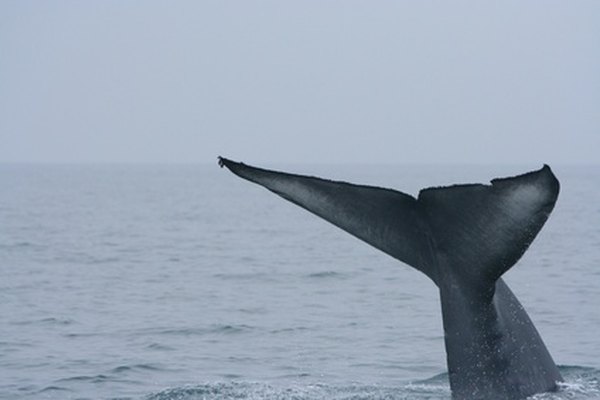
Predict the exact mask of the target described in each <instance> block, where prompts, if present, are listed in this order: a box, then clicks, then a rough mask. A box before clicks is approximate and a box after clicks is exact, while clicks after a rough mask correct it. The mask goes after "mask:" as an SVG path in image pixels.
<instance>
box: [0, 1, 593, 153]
mask: <svg viewBox="0 0 600 400" xmlns="http://www.w3.org/2000/svg"><path fill="white" fill-rule="evenodd" d="M599 151H600V1H597V0H593V1H551V0H543V1H523V0H518V1H471V2H463V1H429V0H426V1H396V0H395V1H367V0H363V1H354V0H343V1H342V0H339V1H329V0H318V1H317V0H315V1H311V0H297V1H281V0H274V1H268V0H261V1H250V0H243V1H241V0H240V1H233V0H218V1H189V2H186V1H163V2H155V1H121V0H118V1H117V0H115V1H23V0H18V1H17V0H15V1H9V0H0V162H12V161H25V162H185V163H187V162H214V161H215V160H216V156H217V155H219V154H220V155H224V156H229V157H231V158H234V159H242V160H244V161H247V162H252V163H264V162H295V163H296V162H311V163H312V162H361V163H407V162H420V163H430V162H440V163H447V162H451V163H480V162H484V163H487V162H490V163H541V162H547V163H598V162H599V161H600V157H598V155H597V154H598V152H599Z"/></svg>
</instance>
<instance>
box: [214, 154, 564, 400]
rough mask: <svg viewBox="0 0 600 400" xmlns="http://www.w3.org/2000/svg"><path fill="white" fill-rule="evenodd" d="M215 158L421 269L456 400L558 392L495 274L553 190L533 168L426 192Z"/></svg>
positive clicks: (530, 231) (537, 341)
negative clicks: (434, 294)
mask: <svg viewBox="0 0 600 400" xmlns="http://www.w3.org/2000/svg"><path fill="white" fill-rule="evenodd" d="M219 165H221V166H225V167H227V168H229V169H230V170H231V171H232V172H233V173H234V174H236V175H238V176H240V177H242V178H244V179H247V180H250V181H252V182H255V183H257V184H259V185H261V186H264V187H266V188H267V189H269V190H271V191H272V192H275V193H276V194H278V195H280V196H282V197H283V198H285V199H287V200H289V201H291V202H293V203H295V204H297V205H299V206H301V207H303V208H305V209H307V210H309V211H311V212H312V213H314V214H316V215H318V216H320V217H322V218H324V219H325V220H327V221H329V222H331V223H333V224H334V225H336V226H338V227H340V228H341V229H343V230H345V231H347V232H349V233H351V234H352V235H354V236H356V237H358V238H359V239H361V240H364V241H365V242H367V243H369V244H370V245H372V246H374V247H376V248H378V249H379V250H381V251H383V252H385V253H387V254H389V255H391V256H392V257H394V258H396V259H398V260H400V261H402V262H405V263H407V264H409V265H411V266H413V267H414V268H416V269H418V270H419V271H421V272H423V273H424V274H425V275H427V276H428V277H429V278H431V280H432V281H433V282H434V283H435V284H436V285H437V286H438V288H439V291H440V299H441V303H442V317H443V323H444V334H445V344H446V354H447V363H448V372H449V379H450V387H451V390H452V398H453V399H454V400H462V399H465V400H466V399H469V400H471V399H486V400H516V399H523V398H526V397H528V396H531V395H533V394H536V393H541V392H548V391H554V390H556V389H557V382H560V381H562V377H561V375H560V372H559V371H558V368H557V367H556V365H555V363H554V361H553V360H552V357H551V356H550V353H549V352H548V350H547V349H546V346H545V345H544V343H543V341H542V339H541V337H540V335H539V333H538V332H537V330H536V329H535V327H534V326H533V323H532V322H531V320H530V319H529V316H528V315H527V313H526V312H525V310H524V309H523V306H521V304H520V303H519V301H518V300H517V298H516V297H515V296H514V294H513V293H512V292H511V291H510V289H509V288H508V286H507V285H506V283H504V281H503V280H502V278H501V276H502V274H503V273H504V272H506V271H507V270H508V269H509V268H511V267H512V266H513V265H514V264H515V263H516V262H517V261H518V260H519V259H520V258H521V256H522V255H523V253H524V252H525V250H527V248H528V247H529V245H530V244H531V242H532V241H533V239H534V238H535V236H536V235H537V233H538V232H539V231H540V229H541V228H542V226H543V225H544V223H545V222H546V220H547V219H548V216H549V215H550V213H551V211H552V209H553V208H554V204H555V202H556V199H557V197H558V192H559V184H558V180H557V179H556V177H555V176H554V174H553V173H552V171H551V170H550V168H549V167H548V166H547V165H545V166H544V167H543V168H542V169H540V170H539V171H533V172H529V173H526V174H523V175H519V176H516V177H511V178H503V179H494V180H492V182H491V185H481V184H470V185H455V186H448V187H441V188H429V189H423V190H421V192H420V193H419V196H418V198H417V199H415V198H414V197H412V196H410V195H407V194H405V193H401V192H398V191H395V190H391V189H384V188H378V187H371V186H363V185H354V184H350V183H345V182H335V181H329V180H325V179H320V178H315V177H308V176H301V175H294V174H288V173H284V172H276V171H269V170H265V169H261V168H255V167H251V166H248V165H245V164H243V163H238V162H234V161H231V160H227V159H225V158H220V157H219Z"/></svg>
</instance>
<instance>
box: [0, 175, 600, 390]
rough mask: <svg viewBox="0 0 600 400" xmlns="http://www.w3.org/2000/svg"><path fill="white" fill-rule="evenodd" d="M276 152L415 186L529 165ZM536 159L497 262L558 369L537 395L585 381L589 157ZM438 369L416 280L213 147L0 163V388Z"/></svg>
mask: <svg viewBox="0 0 600 400" xmlns="http://www.w3.org/2000/svg"><path fill="white" fill-rule="evenodd" d="M272 167H273V166H272ZM274 167H277V168H280V169H284V170H288V171H293V172H298V173H306V174H312V175H320V176H325V177H329V178H334V179H341V180H346V181H352V182H357V183H365V184H373V185H378V186H386V187H393V188H396V189H399V190H402V191H405V192H408V193H411V194H413V195H416V194H417V192H418V190H419V188H421V187H426V186H439V185H444V184H449V183H465V182H488V181H489V180H490V179H491V178H493V177H497V176H508V175H514V174H518V173H522V172H525V171H527V170H531V169H537V168H539V167H541V166H540V165H529V166H446V165H439V166H435V165H431V166H402V165H396V166H331V165H312V166H307V165H290V166H274ZM553 169H554V172H555V173H556V175H557V176H558V178H559V180H560V181H561V185H562V189H561V194H560V197H559V201H558V204H557V206H556V208H555V210H554V213H553V215H552V216H551V218H550V219H549V221H548V223H547V224H546V226H545V227H544V229H543V230H542V232H541V233H540V235H539V236H538V238H537V239H536V241H535V242H534V244H533V245H532V247H531V248H530V249H529V251H528V252H527V253H526V254H525V256H524V257H523V259H522V260H521V261H520V262H519V263H518V264H517V265H516V266H515V267H514V268H513V269H512V270H510V271H509V272H508V273H507V275H506V276H505V277H506V280H507V282H508V284H509V285H510V286H511V287H512V289H513V291H514V292H515V294H516V295H517V296H518V297H519V298H520V300H521V302H522V303H523V305H524V306H525V308H526V309H527V310H528V312H529V314H530V316H531V318H532V319H533V321H534V322H535V324H536V326H537V328H538V330H539V331H540V333H541V335H542V337H543V338H544V340H545V342H546V344H547V346H548V348H549V349H550V352H551V353H552V355H553V356H554V358H555V360H556V362H557V363H558V364H560V365H561V370H562V372H563V374H564V376H565V378H566V381H567V382H566V383H565V384H564V385H563V387H562V390H561V391H560V392H559V393H557V394H551V395H548V394H547V395H542V396H537V397H536V398H539V399H591V398H600V384H599V380H600V311H598V310H599V303H600V224H599V223H600V168H599V167H598V166H595V167H585V166H577V167H575V166H571V167H561V166H553ZM445 370H446V366H445V352H444V345H443V332H442V323H441V313H440V305H439V299H438V294H437V291H436V288H435V286H434V285H433V283H431V282H430V281H429V280H428V279H427V278H426V277H425V276H424V275H421V274H420V273H419V272H417V271H416V270H413V269H412V268H410V267H408V266H406V265H404V264H402V263H400V262H398V261H395V260H394V259H392V258H390V257H389V256H386V255H384V254H382V253H380V252H378V251H377V250H375V249H373V248H371V247H369V246H368V245H366V244H364V243H362V242H360V241H359V240H357V239H355V238H354V237H352V236H350V235H348V234H346V233H344V232H342V231H341V230H339V229H337V228H335V227H333V226H331V225H329V224H328V223H326V222H324V221H322V220H320V219H318V218H317V217H314V216H313V215H311V214H309V213H307V212H306V211H304V210H302V209H300V208H298V207H296V206H294V205H292V204H290V203H287V202H285V201H283V200H282V199H280V198H278V197H277V196H275V195H273V194H272V193H270V192H268V191H266V190H264V189H262V188H260V187H258V186H255V185H253V184H251V183H249V182H246V181H242V180H241V179H239V178H237V177H235V176H234V175H232V174H231V173H230V172H228V171H226V170H225V169H223V170H221V169H219V168H218V167H217V165H216V163H215V164H214V165H198V166H152V165H144V166H140V165H6V164H4V165H0V398H1V399H148V400H150V399H152V400H166V399H181V400H188V399H281V400H283V399H297V400H303V399H449V398H450V391H449V387H448V383H447V376H446V375H445Z"/></svg>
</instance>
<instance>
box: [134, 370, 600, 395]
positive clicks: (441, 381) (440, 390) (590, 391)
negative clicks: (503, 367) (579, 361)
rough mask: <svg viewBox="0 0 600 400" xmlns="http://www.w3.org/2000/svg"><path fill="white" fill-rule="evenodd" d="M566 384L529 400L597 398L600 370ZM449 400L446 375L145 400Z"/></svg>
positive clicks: (248, 385) (219, 388)
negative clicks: (393, 383)
mask: <svg viewBox="0 0 600 400" xmlns="http://www.w3.org/2000/svg"><path fill="white" fill-rule="evenodd" d="M560 371H561V373H562V374H563V376H564V378H565V382H564V383H561V384H560V385H559V391H558V392H556V393H543V394H538V395H535V396H532V397H531V398H530V400H567V399H569V400H584V399H585V400H587V399H598V398H600V370H599V369H595V368H590V367H580V366H561V367H560ZM225 398H230V399H239V400H243V399H248V400H250V399H252V400H255V399H276V400H350V399H352V400H358V399H360V400H390V399H396V400H409V399H410V400H450V399H451V395H450V386H449V384H448V374H447V373H443V374H439V375H436V376H434V377H431V378H428V379H425V380H422V381H414V382H410V383H407V384H404V385H400V386H397V387H391V386H381V385H360V384H352V385H328V384H320V383H319V384H294V385H271V384H266V383H259V382H217V383H206V384H200V385H195V386H185V387H179V388H171V389H165V390H163V391H160V392H158V393H155V394H151V395H148V396H147V397H145V400H176V399H177V400H199V399H202V400H216V399H225Z"/></svg>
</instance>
